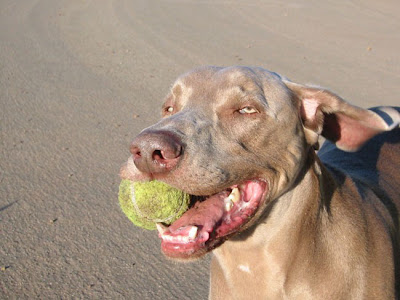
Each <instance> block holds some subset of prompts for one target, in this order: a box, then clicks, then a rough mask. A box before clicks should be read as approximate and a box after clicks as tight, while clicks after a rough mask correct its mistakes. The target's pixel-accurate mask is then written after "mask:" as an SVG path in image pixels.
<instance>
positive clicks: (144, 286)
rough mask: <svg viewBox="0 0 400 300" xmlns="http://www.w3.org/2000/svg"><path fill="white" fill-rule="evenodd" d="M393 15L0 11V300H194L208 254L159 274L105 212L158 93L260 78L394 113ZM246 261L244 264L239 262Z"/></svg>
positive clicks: (167, 4) (92, 8)
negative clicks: (261, 73)
mask: <svg viewBox="0 0 400 300" xmlns="http://www.w3.org/2000/svg"><path fill="white" fill-rule="evenodd" d="M399 11H400V2H399V1H395V0H392V1H390V0H388V1H372V0H366V1H343V0H338V1H330V0H328V1H317V0H311V1H305V0H298V1H257V0H252V1H200V0H199V1H196V0H192V1H190V0H187V1H184V0H169V1H138V0H130V1H128V0H120V1H94V0H91V1H90V0H86V1H83V0H79V1H78V0H68V1H54V0H25V1H11V0H3V1H0V28H1V30H0V118H1V119H0V131H1V132H0V151H1V157H0V236H1V240H0V267H1V270H0V298H2V299H17V298H18V299H32V298H38V299H163V300H165V299H207V294H208V282H209V279H208V263H209V259H210V255H208V256H206V257H205V258H203V259H201V260H199V261H196V262H193V263H186V264H181V263H176V262H172V261H168V260H167V259H165V258H164V257H163V255H162V254H161V253H160V242H159V239H158V237H157V234H156V233H155V232H154V231H152V232H151V231H145V230H142V229H140V228H136V227H134V226H133V225H132V224H131V223H130V222H129V220H128V219H127V218H126V217H125V216H124V215H123V214H122V212H121V210H120V208H119V206H118V200H117V193H118V185H119V176H118V171H119V168H120V166H121V164H122V163H123V162H124V161H125V160H126V159H127V158H128V156H129V144H130V141H131V140H132V139H133V137H134V136H135V135H136V134H138V133H139V132H140V130H141V129H143V128H145V127H147V126H148V125H150V124H152V123H153V122H155V121H156V120H157V119H158V118H159V116H160V113H159V111H160V105H161V103H162V99H163V97H164V95H165V94H166V93H167V91H168V88H169V86H170V84H171V83H172V82H173V80H174V79H175V78H176V77H177V76H178V75H180V74H181V73H183V72H185V71H187V70H189V69H191V68H194V67H198V66H200V65H224V66H228V65H251V66H261V67H264V68H267V69H269V70H272V71H275V72H278V73H280V74H283V75H285V76H287V77H289V78H290V79H292V80H293V81H297V82H300V83H313V84H318V85H321V86H325V87H328V88H330V89H331V90H333V91H335V92H337V93H338V94H339V95H341V96H342V97H344V98H345V99H347V100H349V101H350V102H352V103H355V104H357V105H359V106H362V107H370V106H376V105H382V104H387V105H400V98H399V83H400V55H399V49H400V34H399V32H400V19H399V17H398V12H399ZM250 255H251V254H250Z"/></svg>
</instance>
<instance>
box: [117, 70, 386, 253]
mask: <svg viewBox="0 0 400 300" xmlns="http://www.w3.org/2000/svg"><path fill="white" fill-rule="evenodd" d="M388 128H389V126H388V125H387V124H386V123H385V122H384V121H383V120H382V119H381V118H380V117H379V116H378V115H377V114H375V113H373V112H372V111H368V110H364V109H361V108H357V107H355V106H352V105H349V104H347V103H346V102H344V101H343V100H342V99H341V98H339V97H338V96H336V95H335V94H333V93H331V92H329V91H327V90H324V89H321V88H316V87H308V86H302V85H298V84H295V83H292V82H290V81H288V80H287V79H285V78H282V77H281V76H279V75H278V74H276V73H272V72H269V71H266V70H264V69H261V68H246V67H231V68H217V67H205V68H200V69H197V70H194V71H191V72H189V73H187V74H184V75H182V76H181V77H179V78H178V79H177V80H176V82H175V83H174V84H173V86H172V88H171V91H170V92H169V94H168V95H167V97H166V99H165V102H164V105H163V107H162V119H161V120H160V121H159V122H158V123H157V124H155V125H153V126H151V127H148V128H146V129H145V130H143V131H142V132H141V133H140V134H139V135H138V136H137V137H136V138H135V139H134V141H133V142H132V145H131V153H132V156H131V157H130V158H129V160H128V162H127V163H126V164H125V165H124V166H123V167H122V169H121V177H122V178H125V179H130V180H133V181H136V180H152V179H157V180H161V181H164V182H166V183H168V184H170V185H172V186H174V187H176V188H179V189H181V190H183V191H185V192H187V193H189V194H191V195H193V197H192V198H193V203H192V206H191V208H190V209H189V210H188V211H187V212H186V213H185V214H184V215H183V216H182V217H181V218H180V219H178V220H177V221H175V222H174V223H173V224H172V225H170V226H169V227H165V226H163V225H162V224H160V225H159V226H158V228H159V233H160V236H161V238H162V250H163V252H164V253H165V254H166V255H167V256H169V257H174V258H192V257H197V256H200V255H202V254H204V253H206V252H207V251H209V250H212V249H213V248H215V247H216V246H218V245H220V244H221V243H222V242H224V241H225V240H226V239H227V238H228V237H230V236H232V235H234V234H236V233H237V232H240V231H243V230H245V229H247V228H248V227H249V226H252V225H253V224H254V223H255V222H256V221H257V220H258V219H260V218H261V217H262V216H263V212H264V211H265V210H266V207H268V205H269V204H270V203H271V202H272V201H273V200H275V199H277V198H278V197H279V196H280V195H281V194H282V193H284V192H285V191H286V190H288V189H289V188H291V186H292V185H293V183H294V182H295V179H296V177H297V176H298V174H299V173H300V172H301V171H302V168H304V165H305V161H306V159H307V157H308V155H309V153H310V151H313V148H314V147H315V146H316V145H317V143H318V137H319V135H321V134H322V135H324V136H325V137H326V138H328V139H330V140H332V141H334V142H335V143H336V144H337V146H338V147H340V148H342V149H344V150H348V151H354V150H356V149H358V148H359V147H360V146H361V145H362V144H363V143H364V142H365V141H366V140H368V139H369V138H370V137H372V136H373V135H375V134H377V133H378V132H380V131H382V130H386V129H388Z"/></svg>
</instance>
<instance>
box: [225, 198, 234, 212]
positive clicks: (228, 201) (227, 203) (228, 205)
mask: <svg viewBox="0 0 400 300" xmlns="http://www.w3.org/2000/svg"><path fill="white" fill-rule="evenodd" d="M224 201H225V210H226V211H230V210H231V209H232V207H233V202H232V200H231V199H230V198H229V197H228V198H225V199H224Z"/></svg>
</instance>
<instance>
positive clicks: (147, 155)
mask: <svg viewBox="0 0 400 300" xmlns="http://www.w3.org/2000/svg"><path fill="white" fill-rule="evenodd" d="M130 150H131V153H132V156H133V161H134V163H135V165H136V167H137V168H138V169H139V170H140V171H141V172H144V173H152V174H154V173H164V172H169V171H170V170H171V169H173V168H174V167H175V166H176V165H177V163H178V162H179V160H180V158H181V156H182V152H183V145H182V142H181V140H180V139H179V137H177V136H176V135H174V134H172V133H170V132H166V131H148V132H146V131H144V132H142V133H141V134H139V135H138V136H137V137H136V138H135V139H134V140H133V142H132V144H131V148H130Z"/></svg>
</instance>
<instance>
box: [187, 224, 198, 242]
mask: <svg viewBox="0 0 400 300" xmlns="http://www.w3.org/2000/svg"><path fill="white" fill-rule="evenodd" d="M188 236H189V239H191V240H194V239H195V238H196V237H197V226H192V228H190V230H189V235H188Z"/></svg>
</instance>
